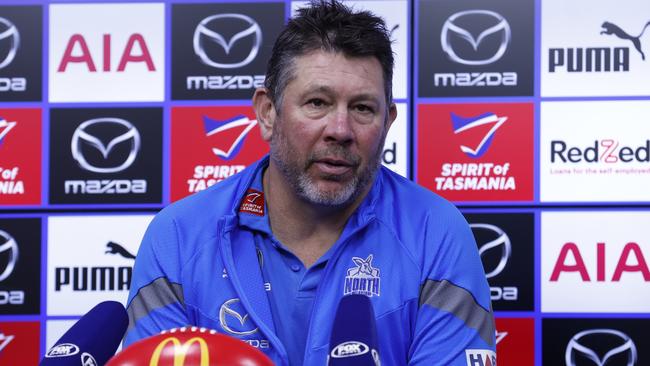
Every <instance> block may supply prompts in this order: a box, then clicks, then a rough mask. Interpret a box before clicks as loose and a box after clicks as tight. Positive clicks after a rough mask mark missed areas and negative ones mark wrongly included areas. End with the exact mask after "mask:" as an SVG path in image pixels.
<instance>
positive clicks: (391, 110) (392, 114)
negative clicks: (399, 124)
mask: <svg viewBox="0 0 650 366" xmlns="http://www.w3.org/2000/svg"><path fill="white" fill-rule="evenodd" d="M386 117H387V121H386V132H388V130H390V126H392V125H393V122H395V119H396V118H397V106H396V105H395V103H391V104H390V106H389V107H388V116H386Z"/></svg>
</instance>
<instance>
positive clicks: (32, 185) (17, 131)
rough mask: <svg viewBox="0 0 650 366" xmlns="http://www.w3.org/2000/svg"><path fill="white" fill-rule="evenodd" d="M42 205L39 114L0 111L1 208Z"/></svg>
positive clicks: (17, 110) (35, 112)
mask: <svg viewBox="0 0 650 366" xmlns="http://www.w3.org/2000/svg"><path fill="white" fill-rule="evenodd" d="M40 202H41V112H40V110H38V109H22V108H21V109H3V110H2V111H0V206H3V205H36V204H40Z"/></svg>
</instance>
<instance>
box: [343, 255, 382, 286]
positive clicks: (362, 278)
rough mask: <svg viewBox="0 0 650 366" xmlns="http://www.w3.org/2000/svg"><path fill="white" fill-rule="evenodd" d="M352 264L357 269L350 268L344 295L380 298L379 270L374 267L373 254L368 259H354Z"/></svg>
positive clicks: (346, 277)
mask: <svg viewBox="0 0 650 366" xmlns="http://www.w3.org/2000/svg"><path fill="white" fill-rule="evenodd" d="M352 262H354V264H355V265H356V267H353V268H348V272H347V275H346V276H345V288H344V289H343V295H351V294H359V295H366V296H368V297H373V296H379V280H380V277H379V268H375V267H373V266H372V254H370V255H368V258H366V259H363V258H359V257H352Z"/></svg>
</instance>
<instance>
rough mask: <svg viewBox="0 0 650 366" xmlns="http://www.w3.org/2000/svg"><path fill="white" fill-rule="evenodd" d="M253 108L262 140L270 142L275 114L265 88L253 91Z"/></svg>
mask: <svg viewBox="0 0 650 366" xmlns="http://www.w3.org/2000/svg"><path fill="white" fill-rule="evenodd" d="M253 108H254V109H255V115H256V116H257V123H258V124H259V125H260V131H261V133H262V138H263V139H264V140H265V141H270V140H271V136H272V135H273V125H274V123H275V118H276V115H277V113H276V111H275V106H274V105H273V102H272V101H271V97H270V96H269V92H268V90H267V89H266V88H257V89H256V90H255V94H254V95H253Z"/></svg>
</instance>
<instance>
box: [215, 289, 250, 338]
mask: <svg viewBox="0 0 650 366" xmlns="http://www.w3.org/2000/svg"><path fill="white" fill-rule="evenodd" d="M239 303H240V300H239V299H237V298H235V299H230V300H228V301H226V302H224V303H223V305H221V308H220V309H219V323H220V324H221V328H223V329H224V330H225V331H226V332H228V333H230V334H235V335H240V336H244V335H250V334H253V333H255V332H257V329H258V328H254V329H252V330H235V329H233V328H232V326H231V325H232V324H233V322H232V321H231V322H229V321H228V319H234V320H235V321H236V322H237V323H238V324H239V325H241V327H242V328H243V327H244V326H245V325H246V322H247V320H249V315H248V314H247V313H244V315H242V312H243V311H244V310H243V307H242V306H236V304H239ZM235 308H240V309H241V310H239V311H238V310H236V309H235ZM237 323H236V324H237ZM249 323H251V322H249ZM229 324H230V325H229ZM249 328H250V326H249Z"/></svg>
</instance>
